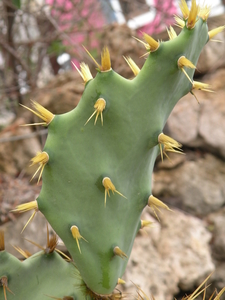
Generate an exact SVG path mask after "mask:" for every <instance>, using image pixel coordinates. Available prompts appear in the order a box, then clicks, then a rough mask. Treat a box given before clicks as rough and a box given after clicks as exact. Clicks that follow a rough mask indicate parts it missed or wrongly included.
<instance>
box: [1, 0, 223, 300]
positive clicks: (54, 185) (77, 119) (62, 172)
mask: <svg viewBox="0 0 225 300" xmlns="http://www.w3.org/2000/svg"><path fill="white" fill-rule="evenodd" d="M180 7H181V11H182V13H183V18H178V17H176V21H177V23H178V25H179V26H180V27H182V31H181V33H180V34H179V35H178V36H177V35H176V33H175V31H174V30H173V28H172V27H171V28H170V29H169V30H168V33H169V37H170V40H169V41H166V42H159V41H156V40H154V39H153V38H152V37H150V36H149V35H147V34H144V35H143V38H144V41H141V42H142V43H143V45H144V46H145V48H146V50H147V54H148V57H147V59H146V61H145V63H144V65H143V67H142V69H141V70H140V69H139V68H138V67H137V66H136V64H135V63H134V62H133V61H132V59H131V58H129V57H128V58H125V60H126V61H127V63H128V65H129V66H130V67H131V69H132V71H133V73H134V75H135V77H134V78H133V79H132V80H130V79H125V78H123V77H121V76H120V75H118V74H117V73H116V72H115V71H113V69H112V68H111V62H110V55H109V51H108V49H107V48H104V49H103V52H102V55H101V64H99V63H98V62H97V61H96V60H95V59H94V58H93V59H94V62H95V64H96V66H97V70H98V72H97V75H96V77H95V78H93V77H92V75H91V73H90V70H89V68H88V66H87V65H86V64H84V63H82V64H81V68H80V70H79V69H78V72H79V73H80V75H81V77H82V78H83V80H84V82H85V90H84V92H83V96H82V98H81V100H80V102H79V104H78V106H77V107H76V108H75V109H74V110H72V111H70V112H68V113H66V114H62V115H53V114H52V113H51V112H49V111H48V110H46V109H45V108H43V107H42V106H41V105H40V104H38V103H36V102H35V101H33V102H32V104H33V108H28V107H26V108H27V109H29V110H30V111H31V112H33V113H34V114H36V115H37V116H38V117H40V118H41V119H42V120H43V122H42V123H40V125H44V126H48V137H47V140H46V143H45V146H44V149H43V151H42V152H40V153H38V154H37V155H36V156H35V157H34V158H33V159H32V165H35V164H38V165H39V166H38V169H37V171H36V173H35V174H34V176H35V175H36V174H37V173H38V172H39V178H38V181H39V180H40V178H41V177H42V189H41V192H40V195H39V197H38V198H37V199H34V200H33V201H32V202H30V203H26V204H22V205H19V206H18V207H16V209H15V211H16V212H24V211H29V210H31V211H33V213H32V215H31V217H30V219H29V220H28V222H27V224H28V223H29V222H30V221H31V220H32V218H33V217H34V215H35V214H36V213H37V212H38V211H40V212H41V213H42V214H43V215H44V216H45V217H46V219H47V221H48V222H49V223H50V225H51V226H52V228H53V229H54V230H55V232H56V233H57V234H58V235H59V237H60V238H61V239H62V240H63V242H64V243H65V245H66V247H67V249H68V251H69V253H70V255H71V257H72V259H73V261H74V264H75V265H76V268H77V269H76V268H75V266H74V264H73V263H72V262H71V261H70V262H65V261H64V260H63V259H62V258H61V257H59V255H58V254H57V253H55V252H54V251H52V252H51V253H48V254H46V251H44V253H42V254H41V253H38V254H35V255H34V257H33V258H32V257H29V258H27V259H26V260H25V262H23V263H21V262H19V261H17V260H16V259H15V258H13V257H12V256H11V255H10V254H8V253H7V252H5V250H2V251H1V252H0V261H1V268H0V283H1V284H0V285H1V286H2V288H1V287H0V298H1V299H2V297H3V296H2V295H4V297H5V299H7V300H10V299H14V297H13V294H16V295H17V296H16V299H44V297H43V295H47V296H46V299H47V297H49V296H50V297H53V299H64V300H65V299H88V297H90V299H119V298H120V297H122V296H120V294H118V293H115V294H113V291H114V289H115V287H116V286H117V284H118V282H122V280H121V277H122V276H123V273H124V271H125V268H126V265H127V262H128V259H129V256H130V253H131V250H132V246H133V242H134V239H135V236H136V234H137V232H138V230H139V229H141V228H143V227H144V226H147V225H148V222H147V221H145V220H141V219H140V217H141V213H142V211H143V209H144V208H145V206H147V205H148V206H149V207H151V208H152V210H153V211H154V213H155V214H156V216H157V211H158V210H159V209H161V208H164V209H169V208H168V206H167V205H166V204H164V203H163V202H162V201H160V200H159V199H157V198H156V197H154V196H153V195H152V193H151V177H152V172H153V167H154V163H155V160H156V158H157V156H158V155H159V154H160V155H161V157H162V159H163V157H164V156H168V152H181V151H182V150H181V144H180V143H178V142H176V141H175V140H174V139H172V138H170V137H168V136H167V135H165V134H164V133H163V128H164V126H165V123H166V120H167V118H168V116H169V114H170V113H171V111H172V109H173V107H174V106H175V105H176V103H177V102H178V101H179V99H180V98H181V97H183V96H184V95H185V94H187V93H189V92H191V93H192V94H194V91H195V90H196V89H202V90H210V88H209V86H208V85H207V84H203V83H199V82H195V81H193V75H194V70H195V68H196V67H195V66H196V63H197V61H198V57H199V55H200V52H201V50H202V48H203V47H204V45H205V44H206V43H207V42H208V41H209V39H212V38H213V36H214V35H215V34H216V33H218V32H219V31H222V30H223V29H224V28H223V27H222V28H219V29H217V30H216V31H211V32H208V29H207V18H208V15H209V8H208V7H207V6H205V7H202V8H200V7H199V6H198V5H196V2H195V0H192V7H191V9H190V10H189V9H188V7H187V5H186V2H185V1H184V0H183V1H181V6H180ZM87 52H88V51H87ZM88 53H89V52H88ZM89 54H90V53H89ZM27 224H26V225H25V226H27ZM47 248H48V247H47ZM2 262H3V266H2ZM40 264H41V266H40ZM50 269H51V271H50ZM27 270H30V271H29V275H27V274H26V272H27ZM78 270H79V271H78ZM71 272H74V274H76V276H73V277H71V275H70V274H71ZM37 277H38V278H40V282H39V286H38V287H37V286H35V282H36V281H35V280H36V278H37ZM45 278H48V280H51V282H52V284H51V283H49V285H50V286H52V288H47V287H46V281H45V280H44V279H45ZM81 278H82V279H81ZM6 279H7V280H6ZM22 279H24V280H26V285H28V282H29V286H31V287H30V288H29V291H26V289H25V287H24V282H23V280H22ZM21 280H22V281H21ZM60 283H61V284H60ZM77 286H79V287H82V289H80V288H79V287H77ZM32 287H33V288H32ZM37 289H38V290H41V294H40V291H37ZM6 293H7V295H6ZM34 294H35V297H34V296H33V295H34ZM87 295H88V296H87ZM54 297H55V298H54ZM60 297H61V298H60ZM62 297H63V298H62Z"/></svg>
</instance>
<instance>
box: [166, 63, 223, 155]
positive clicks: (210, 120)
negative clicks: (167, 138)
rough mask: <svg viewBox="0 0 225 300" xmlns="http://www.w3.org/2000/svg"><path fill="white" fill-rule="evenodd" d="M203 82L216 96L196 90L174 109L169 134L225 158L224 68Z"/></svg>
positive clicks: (169, 123)
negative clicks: (210, 87) (209, 86)
mask: <svg viewBox="0 0 225 300" xmlns="http://www.w3.org/2000/svg"><path fill="white" fill-rule="evenodd" d="M201 81H202V82H205V83H208V84H210V85H211V86H212V89H213V90H214V91H215V93H206V92H203V91H196V92H195V95H196V96H197V98H198V100H199V104H198V103H197V101H196V100H195V98H194V97H193V96H192V95H191V94H188V95H186V96H185V97H184V98H182V99H181V100H180V101H179V102H178V104H177V105H176V106H175V108H174V110H173V111H172V114H171V115H170V117H169V119H168V122H167V125H168V129H169V132H170V135H171V136H172V137H173V138H175V139H176V140H177V141H179V142H180V143H182V144H183V145H186V146H191V147H202V148H205V149H208V150H210V151H212V152H214V153H217V154H219V155H221V156H223V157H225V106H224V99H225V89H224V87H225V84H224V82H225V69H221V70H217V71H216V72H215V74H213V75H210V76H207V77H206V78H205V79H204V78H203V79H202V80H201Z"/></svg>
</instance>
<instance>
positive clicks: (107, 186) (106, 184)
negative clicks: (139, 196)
mask: <svg viewBox="0 0 225 300" xmlns="http://www.w3.org/2000/svg"><path fill="white" fill-rule="evenodd" d="M102 184H103V186H104V188H105V202H104V203H105V206H106V199H107V194H108V196H109V197H110V193H109V191H110V190H111V191H112V193H113V194H114V192H116V193H117V194H118V195H120V196H122V197H124V198H125V199H127V198H126V197H125V196H124V195H123V194H121V193H120V192H118V191H117V190H116V188H115V186H114V184H113V183H112V181H111V179H110V178H109V177H104V178H103V180H102Z"/></svg>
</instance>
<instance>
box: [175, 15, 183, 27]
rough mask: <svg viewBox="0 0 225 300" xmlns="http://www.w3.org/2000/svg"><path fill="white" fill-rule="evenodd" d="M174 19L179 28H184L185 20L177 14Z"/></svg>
mask: <svg viewBox="0 0 225 300" xmlns="http://www.w3.org/2000/svg"><path fill="white" fill-rule="evenodd" d="M174 19H175V25H176V26H177V27H179V28H184V26H185V21H184V20H182V19H181V18H180V17H179V16H176V15H175V16H174Z"/></svg>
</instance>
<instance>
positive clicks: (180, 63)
mask: <svg viewBox="0 0 225 300" xmlns="http://www.w3.org/2000/svg"><path fill="white" fill-rule="evenodd" d="M177 65H178V67H179V68H180V69H181V71H182V72H183V73H184V74H185V75H186V77H187V79H188V80H189V81H190V82H191V84H192V80H191V78H190V77H189V75H188V74H187V72H186V71H185V70H184V67H187V68H191V69H195V68H196V67H195V65H194V64H193V63H192V62H191V61H190V60H189V59H187V58H186V57H185V56H181V57H180V58H179V59H178V61H177Z"/></svg>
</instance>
